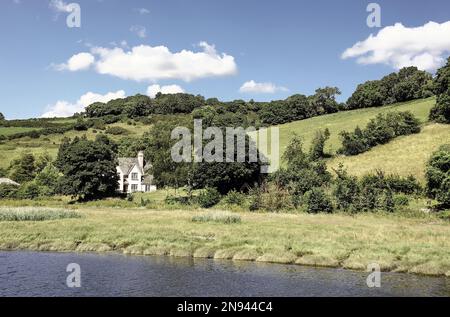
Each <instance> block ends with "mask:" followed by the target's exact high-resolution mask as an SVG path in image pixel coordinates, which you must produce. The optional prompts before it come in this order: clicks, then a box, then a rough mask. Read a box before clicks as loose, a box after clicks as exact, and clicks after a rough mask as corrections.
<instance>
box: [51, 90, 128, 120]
mask: <svg viewBox="0 0 450 317" xmlns="http://www.w3.org/2000/svg"><path fill="white" fill-rule="evenodd" d="M125 96H126V95H125V91H123V90H118V91H116V92H109V93H107V94H105V95H101V94H96V93H93V92H88V93H86V94H84V95H83V96H81V97H80V99H78V101H77V102H76V103H71V102H69V101H65V100H60V101H57V102H56V103H55V104H54V105H51V106H48V107H47V112H45V113H44V114H43V115H42V117H43V118H54V117H70V116H72V115H73V114H74V113H76V112H82V111H84V108H86V107H87V106H89V105H91V104H93V103H94V102H108V101H110V100H114V99H119V98H125Z"/></svg>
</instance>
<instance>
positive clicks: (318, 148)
mask: <svg viewBox="0 0 450 317" xmlns="http://www.w3.org/2000/svg"><path fill="white" fill-rule="evenodd" d="M329 138H330V130H328V128H327V129H325V131H323V132H322V131H318V132H316V136H315V137H314V139H313V141H312V144H311V149H310V151H309V157H310V159H311V160H312V161H316V160H319V159H321V158H325V152H324V147H325V142H326V141H327V140H328V139H329Z"/></svg>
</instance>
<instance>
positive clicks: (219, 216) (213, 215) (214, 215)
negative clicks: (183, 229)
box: [192, 211, 241, 224]
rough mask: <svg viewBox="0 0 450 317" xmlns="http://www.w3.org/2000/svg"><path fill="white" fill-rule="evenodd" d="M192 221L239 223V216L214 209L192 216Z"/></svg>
mask: <svg viewBox="0 0 450 317" xmlns="http://www.w3.org/2000/svg"><path fill="white" fill-rule="evenodd" d="M192 222H218V223H224V224H235V223H241V217H240V216H239V215H234V214H232V213H230V212H226V211H225V212H224V211H220V212H219V211H216V212H210V213H207V214H204V215H199V216H194V217H192Z"/></svg>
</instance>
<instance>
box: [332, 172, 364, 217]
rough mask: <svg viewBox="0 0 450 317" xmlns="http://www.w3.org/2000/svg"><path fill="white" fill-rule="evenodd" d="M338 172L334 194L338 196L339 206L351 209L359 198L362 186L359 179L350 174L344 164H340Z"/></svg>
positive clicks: (337, 203) (339, 207) (337, 202)
mask: <svg viewBox="0 0 450 317" xmlns="http://www.w3.org/2000/svg"><path fill="white" fill-rule="evenodd" d="M336 173H337V178H336V181H335V183H336V184H335V188H334V191H333V195H334V197H335V198H336V205H337V208H338V209H342V210H350V209H351V208H352V206H353V205H354V203H355V202H356V201H357V200H358V198H359V194H360V188H359V185H358V179H357V178H356V177H354V176H350V175H348V173H347V171H345V170H344V169H343V165H340V166H339V169H338V170H337V171H336Z"/></svg>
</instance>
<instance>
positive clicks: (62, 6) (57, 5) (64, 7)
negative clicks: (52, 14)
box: [49, 0, 71, 12]
mask: <svg viewBox="0 0 450 317" xmlns="http://www.w3.org/2000/svg"><path fill="white" fill-rule="evenodd" d="M49 6H50V8H51V9H53V10H55V11H56V12H70V11H71V9H70V5H69V4H67V3H65V2H64V1H62V0H51V1H50V4H49Z"/></svg>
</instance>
